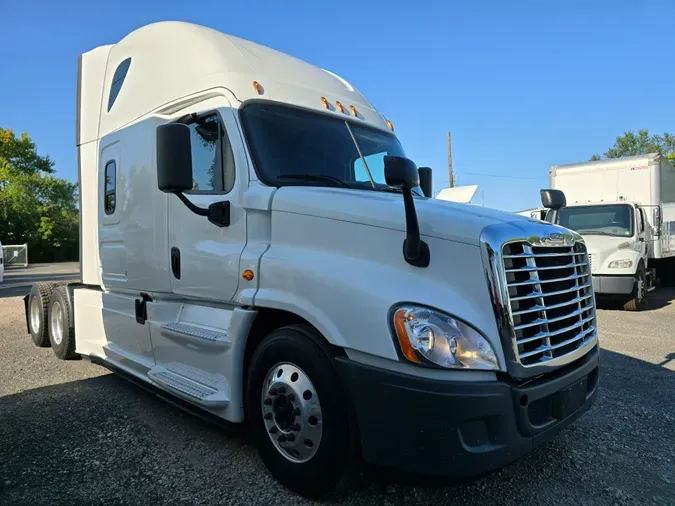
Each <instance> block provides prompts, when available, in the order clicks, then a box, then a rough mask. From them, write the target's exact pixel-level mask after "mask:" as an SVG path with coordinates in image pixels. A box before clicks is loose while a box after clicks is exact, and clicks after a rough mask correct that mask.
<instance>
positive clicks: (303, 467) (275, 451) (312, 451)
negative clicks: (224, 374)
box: [246, 325, 352, 499]
mask: <svg viewBox="0 0 675 506" xmlns="http://www.w3.org/2000/svg"><path fill="white" fill-rule="evenodd" d="M317 338H318V339H322V337H321V336H320V335H317V333H316V331H315V330H314V329H312V328H311V327H309V326H306V325H293V326H289V327H283V328H281V329H278V330H275V331H273V332H271V333H270V334H269V335H268V336H267V337H265V339H264V340H263V341H262V342H261V344H260V345H259V346H258V348H257V349H256V351H255V353H254V355H253V357H252V359H251V365H250V367H249V374H248V382H247V392H246V399H247V417H248V423H249V424H250V425H251V429H252V431H253V434H254V436H255V439H256V441H257V443H258V451H259V454H260V457H261V459H262V461H263V462H264V464H265V465H266V466H267V468H268V469H269V471H270V473H271V474H272V475H273V476H274V478H276V479H277V480H278V481H279V482H280V483H281V484H282V485H284V486H285V487H287V488H288V489H290V490H292V491H294V492H296V493H298V494H300V495H303V496H305V497H309V498H314V499H317V498H320V497H323V496H325V495H326V494H327V493H329V492H331V491H332V490H333V489H335V488H336V487H337V485H338V484H339V483H340V481H341V478H343V477H344V476H345V474H346V473H345V471H346V469H347V467H349V464H350V455H351V447H352V444H351V436H350V425H349V414H348V409H347V403H346V400H345V396H344V392H343V391H342V388H341V386H340V383H339V381H338V377H337V374H336V373H335V369H334V366H333V362H332V360H331V357H330V356H328V353H327V352H326V351H324V350H323V349H322V348H323V347H322V346H320V345H319V344H317V342H316V341H315V339H317Z"/></svg>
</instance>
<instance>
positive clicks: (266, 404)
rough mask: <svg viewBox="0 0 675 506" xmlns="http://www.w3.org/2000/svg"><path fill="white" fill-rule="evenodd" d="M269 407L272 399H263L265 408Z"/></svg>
mask: <svg viewBox="0 0 675 506" xmlns="http://www.w3.org/2000/svg"><path fill="white" fill-rule="evenodd" d="M271 405H272V399H270V398H269V397H268V398H267V399H265V406H271Z"/></svg>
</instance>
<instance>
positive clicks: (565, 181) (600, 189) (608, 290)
mask: <svg viewBox="0 0 675 506" xmlns="http://www.w3.org/2000/svg"><path fill="white" fill-rule="evenodd" d="M549 174H550V184H551V188H554V189H558V190H561V191H562V192H563V193H564V194H565V196H566V198H567V207H564V208H562V209H560V210H559V211H558V213H557V218H556V220H555V223H557V224H560V225H562V226H564V227H567V228H569V229H572V230H575V231H577V232H578V233H580V234H581V235H582V237H583V238H584V241H585V243H586V246H587V248H588V256H589V259H590V262H591V271H592V273H593V288H594V291H595V293H596V294H598V295H609V296H613V297H616V298H619V299H621V300H622V302H624V303H625V305H624V308H625V309H627V310H633V311H636V310H640V309H642V308H643V306H644V300H645V295H646V294H647V292H648V291H650V290H651V289H652V288H653V287H654V282H655V280H656V278H660V281H661V283H662V284H663V285H665V286H673V285H675V169H674V168H673V166H672V165H671V163H670V162H669V161H668V159H667V158H666V157H664V156H660V155H658V154H649V155H644V156H627V157H623V158H616V159H610V160H601V161H593V162H586V163H577V164H572V165H557V166H553V167H552V168H551V170H550V171H549Z"/></svg>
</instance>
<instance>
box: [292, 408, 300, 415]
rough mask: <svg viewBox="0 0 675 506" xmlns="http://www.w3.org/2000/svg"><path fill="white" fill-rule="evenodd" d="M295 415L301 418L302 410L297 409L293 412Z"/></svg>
mask: <svg viewBox="0 0 675 506" xmlns="http://www.w3.org/2000/svg"><path fill="white" fill-rule="evenodd" d="M293 414H294V415H295V416H300V408H295V409H294V410H293Z"/></svg>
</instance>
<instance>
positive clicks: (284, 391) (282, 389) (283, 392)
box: [277, 387, 286, 394]
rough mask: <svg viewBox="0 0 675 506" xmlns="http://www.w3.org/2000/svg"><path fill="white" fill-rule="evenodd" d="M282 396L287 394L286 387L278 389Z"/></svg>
mask: <svg viewBox="0 0 675 506" xmlns="http://www.w3.org/2000/svg"><path fill="white" fill-rule="evenodd" d="M277 390H278V391H279V393H280V394H285V393H286V388H285V387H279V388H277Z"/></svg>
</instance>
